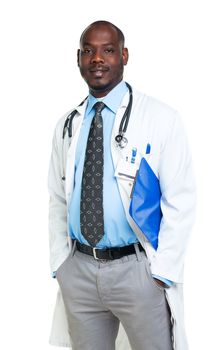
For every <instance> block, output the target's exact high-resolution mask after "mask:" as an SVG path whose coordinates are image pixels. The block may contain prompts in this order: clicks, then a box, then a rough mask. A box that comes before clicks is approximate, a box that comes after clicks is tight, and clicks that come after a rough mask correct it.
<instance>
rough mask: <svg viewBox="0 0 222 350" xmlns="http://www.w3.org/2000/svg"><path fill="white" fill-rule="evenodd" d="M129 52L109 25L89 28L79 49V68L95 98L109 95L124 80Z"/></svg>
mask: <svg viewBox="0 0 222 350" xmlns="http://www.w3.org/2000/svg"><path fill="white" fill-rule="evenodd" d="M127 61H128V51H127V49H126V48H123V47H122V43H121V42H120V41H119V38H118V34H117V31H116V30H115V28H113V27H112V26H109V25H94V26H91V27H89V28H88V29H87V30H86V31H85V33H84V34H83V36H82V39H81V42H80V50H78V66H79V69H80V72H81V75H82V77H83V79H84V80H85V81H86V83H87V85H88V86H89V90H90V93H91V94H92V95H94V96H95V97H103V96H105V95H107V94H108V92H109V91H111V90H112V89H113V88H114V87H115V86H116V85H117V84H118V83H119V82H120V81H121V80H122V78H123V67H124V65H126V64H127Z"/></svg>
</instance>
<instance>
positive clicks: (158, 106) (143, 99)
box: [133, 89, 180, 128]
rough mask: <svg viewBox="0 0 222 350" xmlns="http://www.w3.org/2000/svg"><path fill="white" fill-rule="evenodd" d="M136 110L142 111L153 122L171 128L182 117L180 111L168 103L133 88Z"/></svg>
mask: <svg viewBox="0 0 222 350" xmlns="http://www.w3.org/2000/svg"><path fill="white" fill-rule="evenodd" d="M133 96H134V108H135V111H136V110H137V109H138V111H141V112H142V113H143V114H145V115H146V116H147V117H148V118H149V119H151V120H152V121H153V122H155V123H158V124H159V125H162V126H163V125H166V126H168V127H169V128H171V127H173V125H174V124H175V123H176V122H177V120H178V119H180V116H179V113H178V112H177V111H176V110H175V109H174V108H172V107H171V106H169V105H168V104H166V103H164V102H162V101H160V100H158V99H156V98H154V97H152V96H149V95H146V94H145V93H142V92H140V91H138V90H136V89H133Z"/></svg>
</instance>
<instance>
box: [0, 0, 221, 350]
mask: <svg viewBox="0 0 222 350" xmlns="http://www.w3.org/2000/svg"><path fill="white" fill-rule="evenodd" d="M221 18H222V13H221V9H220V1H216V0H210V1H204V0H202V1H200V0H199V1H198V0H192V1H191V0H186V1H182V0H174V1H173V0H162V1H160V0H155V1H151V0H147V1H140V0H137V1H135V2H133V1H129V0H127V1H123V0H118V1H114V0H112V1H111V0H110V1H100V0H97V1H86V0H82V1H80V2H79V1H74V0H72V1H71V0H63V1H62V0H44V1H43V0H38V1H31V0H18V1H15V0H11V1H10V0H8V1H4V4H3V2H1V5H0V35H1V41H0V50H1V54H0V59H1V64H0V70H1V72H0V84H1V92H0V99H1V112H0V113H1V114H0V117H1V121H0V142H1V145H0V152H1V158H0V161H1V182H0V183H1V188H0V196H1V219H0V224H1V235H0V240H1V243H0V268H1V273H0V281H1V289H0V291H1V299H0V300H1V302H0V318H1V329H0V332H1V339H0V347H1V349H3V350H8V349H20V348H21V349H23V350H28V349H32V350H40V349H41V350H45V349H46V350H47V349H52V347H50V346H49V345H48V335H49V331H50V326H51V317H52V312H53V306H54V301H55V294H56V290H57V282H56V281H55V280H53V279H51V278H50V271H49V262H48V260H49V255H48V231H47V215H48V193H47V172H48V162H49V156H50V150H51V139H52V134H53V129H54V126H55V124H56V122H57V120H58V119H59V118H60V117H61V116H62V115H63V114H64V113H65V112H66V111H68V110H69V109H71V108H73V107H75V106H76V104H78V103H79V102H80V101H81V100H82V99H83V98H84V97H85V96H86V95H87V87H86V85H85V83H84V82H83V81H82V79H81V77H80V74H79V72H78V68H77V66H76V50H77V48H78V40H79V36H80V34H81V32H82V31H83V29H84V28H85V27H86V26H87V25H88V24H89V23H91V22H92V21H94V20H97V19H106V20H110V21H111V22H114V23H115V24H116V25H117V26H119V27H120V28H121V29H122V30H123V32H124V33H125V36H126V44H127V46H128V48H129V52H130V59H129V63H128V66H127V67H126V70H125V79H126V80H127V81H128V82H129V83H131V84H132V85H133V86H134V87H136V88H138V89H140V90H142V91H143V92H146V93H147V94H149V95H152V96H154V97H156V98H159V99H160V100H162V101H164V102H166V103H168V104H169V105H171V106H173V107H174V108H176V109H177V110H178V111H179V112H180V113H181V114H182V116H183V120H184V123H185V126H186V129H187V134H188V137H189V141H190V146H191V149H192V153H193V160H194V165H195V171H196V177H197V184H198V213H197V220H196V225H195V227H194V230H193V237H192V239H191V241H190V248H189V250H188V254H187V261H186V270H185V312H186V326H187V327H186V328H187V333H188V339H189V343H190V350H197V349H201V350H209V349H216V350H217V349H221V348H222V347H221V344H222V341H221V321H220V319H219V317H220V315H221V311H222V310H221V293H220V291H221V289H220V287H221V282H220V281H221V267H222V263H221V260H222V259H221V257H222V246H221V243H222V239H221V236H222V229H221V220H220V218H221V216H222V208H221V195H222V191H221V179H222V170H221V151H222V144H221V124H220V120H221V116H222V103H221V93H222V83H221V82H222V68H221V67H222V53H221V42H222V40H221V33H222V21H221Z"/></svg>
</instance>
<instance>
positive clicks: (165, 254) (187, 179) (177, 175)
mask: <svg viewBox="0 0 222 350" xmlns="http://www.w3.org/2000/svg"><path fill="white" fill-rule="evenodd" d="M159 181H160V188H161V193H162V195H161V203H160V205H161V210H162V214H163V216H162V219H161V223H160V231H159V237H158V249H157V251H156V253H155V255H154V259H153V262H152V273H153V274H155V275H158V276H161V277H164V278H166V279H169V280H170V281H173V282H176V283H182V282H183V265H184V257H185V251H186V247H187V243H188V240H189V237H190V233H191V228H192V225H193V222H194V213H195V198H196V195H195V182H194V175H193V170H192V160H191V154H190V151H189V147H188V143H187V139H186V135H185V131H184V127H183V125H182V122H181V119H180V117H179V116H178V115H177V114H176V117H175V120H174V123H173V125H172V127H171V129H170V132H169V134H168V137H167V139H166V142H165V144H164V145H163V149H162V151H161V155H160V163H159Z"/></svg>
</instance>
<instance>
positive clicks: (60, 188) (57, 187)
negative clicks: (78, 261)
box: [48, 127, 69, 275]
mask: <svg viewBox="0 0 222 350" xmlns="http://www.w3.org/2000/svg"><path fill="white" fill-rule="evenodd" d="M60 136H61V135H60V132H59V128H58V127H57V128H56V130H55V133H54V137H53V143H52V153H51V160H50V166H49V176H48V188H49V194H50V200H49V247H50V267H51V273H52V275H53V273H54V272H55V271H56V270H57V269H58V267H59V266H60V265H61V264H62V263H63V261H64V260H65V259H66V257H67V255H68V253H69V245H68V235H67V206H66V198H65V189H64V184H63V180H62V176H63V169H62V164H63V162H62V151H61V147H62V141H63V140H62V137H60Z"/></svg>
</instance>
